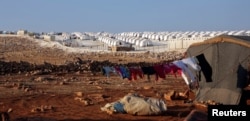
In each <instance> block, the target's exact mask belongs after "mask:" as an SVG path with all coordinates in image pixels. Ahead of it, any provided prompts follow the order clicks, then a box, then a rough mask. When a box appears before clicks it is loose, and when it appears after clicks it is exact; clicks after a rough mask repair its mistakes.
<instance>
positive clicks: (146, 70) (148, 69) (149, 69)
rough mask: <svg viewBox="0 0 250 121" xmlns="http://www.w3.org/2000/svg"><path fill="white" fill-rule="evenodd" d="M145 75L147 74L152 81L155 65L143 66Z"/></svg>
mask: <svg viewBox="0 0 250 121" xmlns="http://www.w3.org/2000/svg"><path fill="white" fill-rule="evenodd" d="M141 69H142V72H143V74H144V75H147V78H148V81H150V75H153V74H155V70H154V67H153V66H146V67H141Z"/></svg>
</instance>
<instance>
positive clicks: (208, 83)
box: [187, 35, 250, 105]
mask: <svg viewBox="0 0 250 121" xmlns="http://www.w3.org/2000/svg"><path fill="white" fill-rule="evenodd" d="M187 56H189V57H191V56H196V58H197V59H198V61H199V64H200V66H201V72H200V74H199V79H198V80H199V89H198V90H197V93H196V101H207V100H214V101H216V102H220V103H222V104H233V105H237V104H239V103H240V99H241V96H242V89H243V88H245V87H246V86H247V85H248V84H249V70H250V69H249V68H250V37H249V36H227V35H221V36H217V37H214V38H211V39H208V40H205V41H203V42H198V43H194V44H192V45H190V46H189V48H188V49H187Z"/></svg>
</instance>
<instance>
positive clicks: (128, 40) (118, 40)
mask: <svg viewBox="0 0 250 121" xmlns="http://www.w3.org/2000/svg"><path fill="white" fill-rule="evenodd" d="M98 40H99V41H101V42H104V43H105V44H108V45H109V46H131V45H135V46H139V47H147V46H152V45H153V43H152V41H150V40H148V39H143V38H137V37H122V36H116V37H114V38H111V37H107V36H99V37H98Z"/></svg>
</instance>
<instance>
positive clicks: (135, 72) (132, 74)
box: [129, 67, 144, 80]
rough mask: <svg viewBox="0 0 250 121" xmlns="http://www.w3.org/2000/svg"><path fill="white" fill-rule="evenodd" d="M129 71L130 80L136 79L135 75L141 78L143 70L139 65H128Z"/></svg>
mask: <svg viewBox="0 0 250 121" xmlns="http://www.w3.org/2000/svg"><path fill="white" fill-rule="evenodd" d="M129 71H130V80H137V76H139V77H140V78H141V79H142V78H143V76H144V75H143V72H142V70H141V68H140V67H129Z"/></svg>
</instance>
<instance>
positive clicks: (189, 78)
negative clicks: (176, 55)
mask: <svg viewBox="0 0 250 121" xmlns="http://www.w3.org/2000/svg"><path fill="white" fill-rule="evenodd" d="M173 64H175V65H176V66H177V67H179V68H181V70H182V74H181V76H182V78H183V79H184V81H185V82H186V84H187V85H189V86H190V85H191V84H192V83H195V82H196V77H195V76H194V74H193V73H192V72H191V71H190V70H189V68H188V67H187V65H186V64H185V63H183V62H182V61H181V60H176V61H173Z"/></svg>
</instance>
